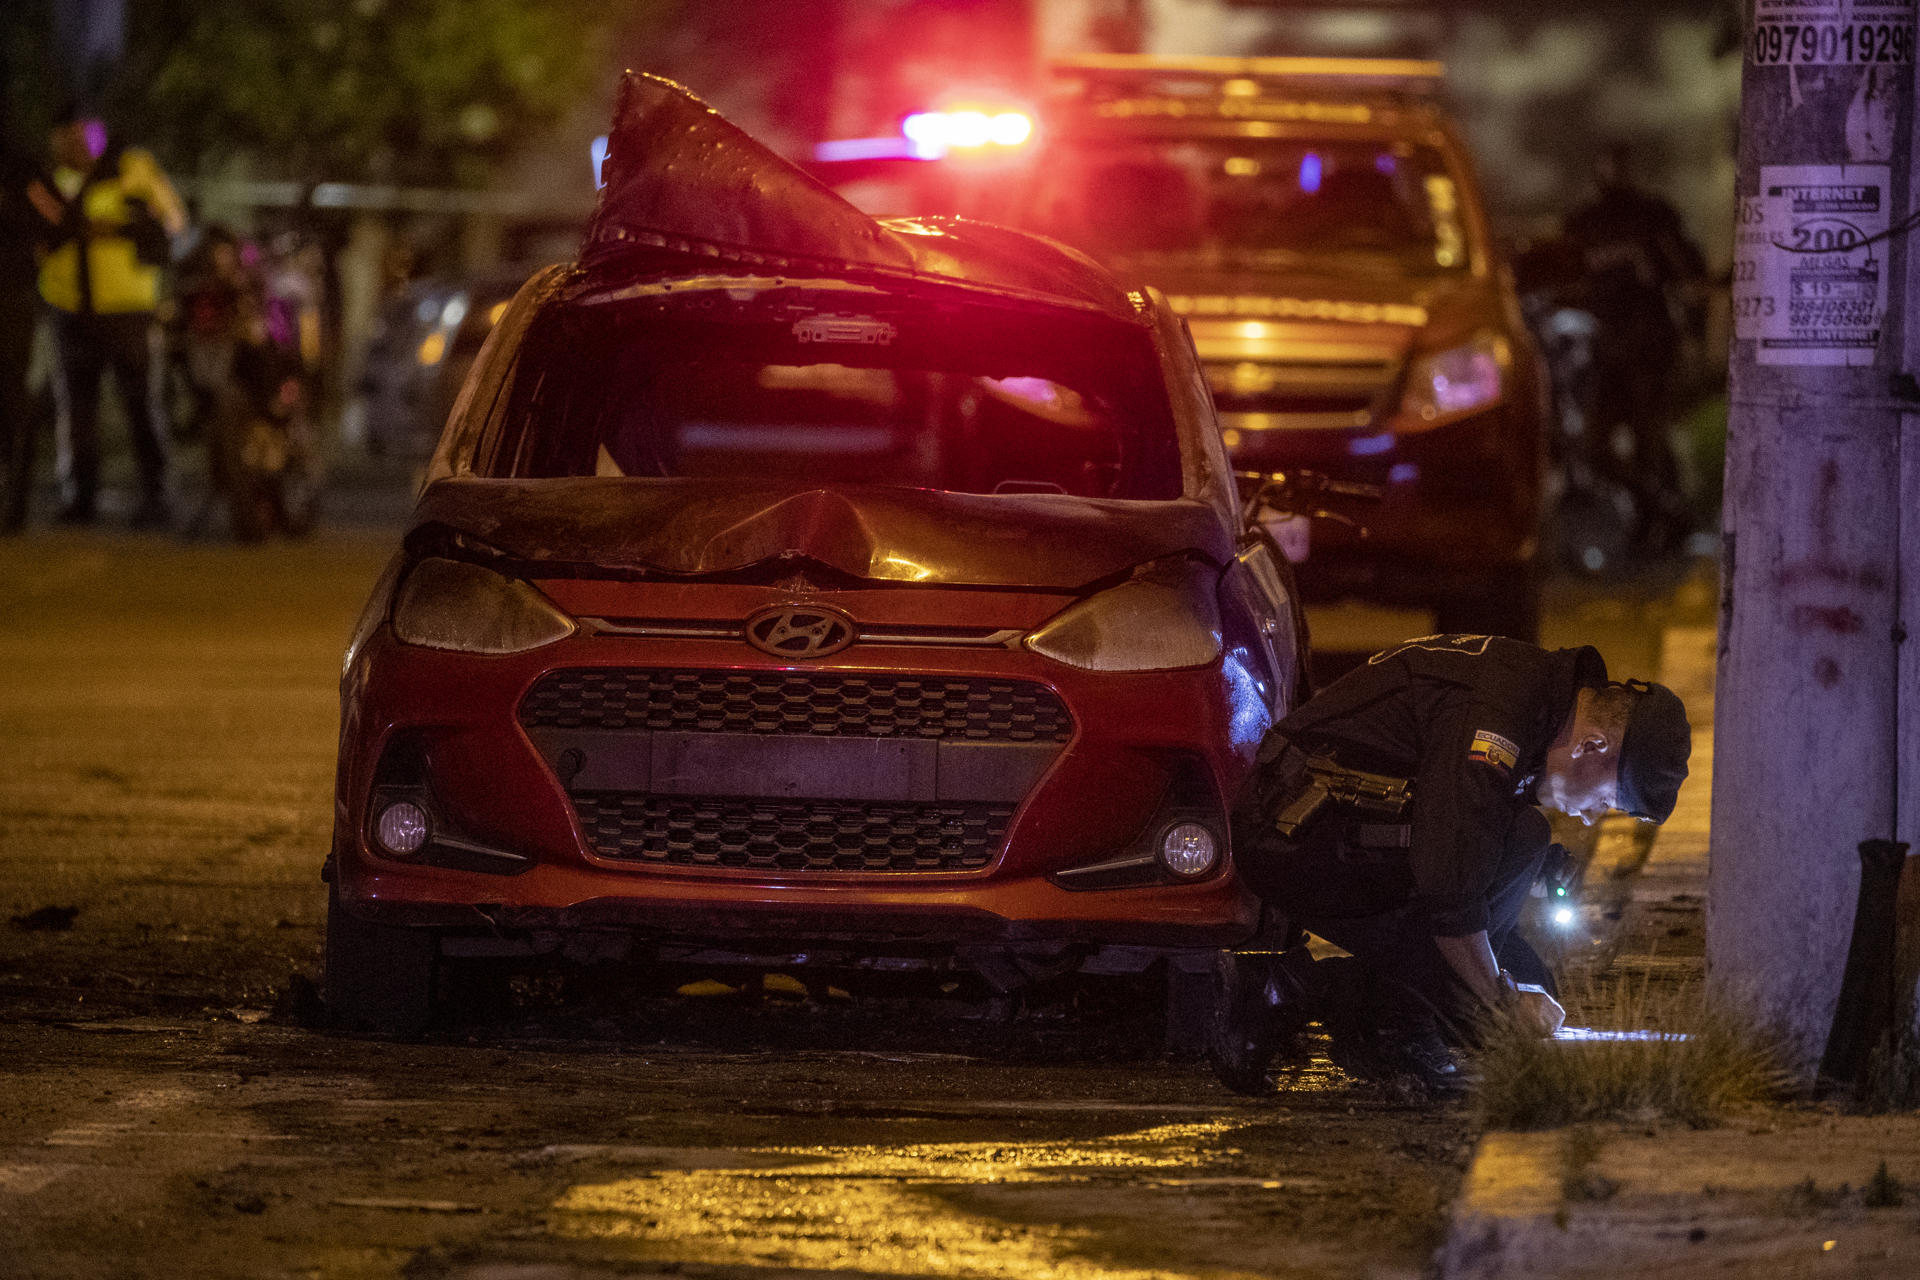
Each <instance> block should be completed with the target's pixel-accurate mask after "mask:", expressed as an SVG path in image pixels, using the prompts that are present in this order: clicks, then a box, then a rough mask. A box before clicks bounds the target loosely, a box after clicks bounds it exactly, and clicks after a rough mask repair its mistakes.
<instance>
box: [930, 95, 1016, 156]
mask: <svg viewBox="0 0 1920 1280" xmlns="http://www.w3.org/2000/svg"><path fill="white" fill-rule="evenodd" d="M900 135H901V136H902V137H903V138H905V139H906V140H907V142H908V144H909V145H910V146H911V147H912V148H913V151H914V154H915V155H918V156H921V157H923V158H925V159H929V160H937V159H939V158H940V157H941V156H944V155H946V154H947V153H948V152H950V151H967V152H980V151H984V150H986V149H987V148H990V147H998V148H1011V147H1018V146H1021V145H1023V144H1025V143H1026V141H1027V140H1028V139H1029V138H1031V137H1033V117H1032V116H1030V115H1028V114H1027V113H1026V112H1024V111H1015V110H1010V109H998V110H996V109H994V108H990V107H972V106H965V107H954V108H949V109H947V110H944V111H916V112H914V113H912V114H911V115H909V116H907V117H906V118H905V119H904V120H902V121H901V122H900Z"/></svg>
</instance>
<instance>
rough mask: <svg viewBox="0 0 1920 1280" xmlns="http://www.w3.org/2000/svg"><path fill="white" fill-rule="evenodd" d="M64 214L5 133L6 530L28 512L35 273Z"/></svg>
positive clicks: (1, 469)
mask: <svg viewBox="0 0 1920 1280" xmlns="http://www.w3.org/2000/svg"><path fill="white" fill-rule="evenodd" d="M36 196H37V197H38V204H37V205H36V200H35V197H36ZM57 213H58V209H57V208H56V207H55V206H54V205H53V202H52V197H51V194H50V189H49V188H48V187H47V185H46V183H45V180H44V178H43V176H42V175H41V174H40V173H39V171H38V170H37V168H36V166H35V165H34V164H33V162H32V161H31V160H29V159H28V158H27V156H26V155H25V154H24V153H23V152H21V151H20V150H18V149H17V148H15V147H14V146H12V140H11V139H10V138H7V137H5V136H3V135H0V533H15V532H18V531H19V529H20V528H21V526H22V525H24V524H25V523H26V519H27V493H28V490H29V489H30V488H31V487H32V484H33V454H34V443H35V435H36V432H35V430H34V425H35V422H34V406H33V401H32V398H31V397H30V396H29V395H28V394H27V363H28V360H29V358H30V357H31V355H32V353H33V331H34V325H35V323H36V322H37V320H38V318H39V313H40V305H39V298H38V292H37V290H36V289H35V287H34V275H35V272H36V271H37V269H38V261H37V260H38V257H39V252H40V247H41V245H42V243H43V242H44V241H45V240H46V238H47V236H48V234H49V233H50V232H51V231H52V229H53V223H52V221H51V220H50V218H49V216H48V215H49V214H57Z"/></svg>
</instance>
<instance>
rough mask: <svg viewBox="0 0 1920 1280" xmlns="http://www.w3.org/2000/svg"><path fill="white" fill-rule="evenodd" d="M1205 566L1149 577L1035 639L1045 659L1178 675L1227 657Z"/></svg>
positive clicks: (1080, 607)
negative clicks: (1184, 669) (1177, 670)
mask: <svg viewBox="0 0 1920 1280" xmlns="http://www.w3.org/2000/svg"><path fill="white" fill-rule="evenodd" d="M1213 593H1214V584H1213V579H1212V576H1211V575H1210V574H1208V573H1207V572H1205V570H1204V569H1203V568H1202V567H1200V566H1197V565H1190V564H1185V563H1181V564H1175V565H1171V566H1166V565H1163V566H1156V567H1151V568H1148V569H1143V570H1141V571H1140V572H1139V573H1137V574H1135V575H1134V577H1133V578H1131V579H1130V580H1128V581H1126V582H1123V583H1121V584H1120V585H1119V586H1117V587H1113V588H1111V589H1109V590H1106V591H1102V592H1101V593H1100V594H1099V595H1096V596H1092V597H1089V598H1088V599H1085V600H1082V601H1080V602H1079V603H1078V604H1076V605H1073V606H1071V607H1070V608H1068V609H1066V610H1064V611H1062V612H1061V613H1059V614H1058V615H1056V616H1055V617H1054V618H1053V620H1052V621H1050V622H1048V623H1047V624H1046V625H1045V626H1043V627H1041V628H1040V629H1039V630H1038V631H1035V632H1034V633H1033V634H1032V635H1030V636H1028V637H1027V648H1029V649H1031V650H1033V651H1034V652H1035V653H1037V654H1040V655H1041V656H1042V657H1047V658H1052V659H1053V660H1054V661H1055V662H1063V663H1065V664H1066V665H1068V666H1070V667H1079V668H1081V669H1082V670H1086V671H1171V670H1173V669H1175V668H1177V667H1198V666H1203V665H1205V664H1206V663H1209V662H1212V661H1213V660H1214V659H1215V658H1217V657H1219V656H1220V606H1219V605H1218V604H1217V603H1216V602H1215V600H1214V594H1213Z"/></svg>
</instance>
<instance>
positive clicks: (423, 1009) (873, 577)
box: [325, 76, 1304, 1030]
mask: <svg viewBox="0 0 1920 1280" xmlns="http://www.w3.org/2000/svg"><path fill="white" fill-rule="evenodd" d="M607 174H608V185H607V187H606V189H605V191H604V192H603V194H602V198H601V203H600V206H599V208H598V211H597V213H596V216H595V218H594V221H593V223H592V226H591V229H590V231H589V234H588V238H587V241H586V244H585V246H584V248H583V250H582V254H581V257H580V260H579V261H578V262H577V263H575V264H571V265H568V266H565V267H556V268H553V269H550V270H548V271H546V272H544V273H542V274H540V275H538V276H536V277H535V278H534V279H533V280H531V281H530V282H529V283H528V284H527V285H526V286H525V288H523V289H522V290H521V291H520V293H519V294H518V296H517V297H516V298H515V299H514V301H513V302H512V304H511V305H510V306H509V308H508V309H507V311H506V313H505V315H504V316H503V317H502V318H501V321H500V323H499V324H498V325H497V326H496V328H495V330H494V333H493V335H492V337H491V338H490V339H489V340H488V343H487V345H486V347H485V349H484V350H483V352H482V353H481V355H480V357H479V359H478V361H477V362H476V365H475V367H474V369H473V372H472V373H471V375H470V376H469V379H468V381H467V383H466V386H465V388H464V390H463V391H462V393H461V396H460V399H459V401H458V403H457V404H456V406H455V407H454V410H453V412H452V414H451V416H450V418H449V420H448V423H447V426H446V429H445V433H444V435H443V437H442V439H441V442H440V445H439V448H438V451H437V453H436V456H435V458H434V461H433V464H432V467H431V470H430V472H429V475H428V477H427V482H426V485H425V487H424V489H423V491H422V494H421V497H420V499H419V502H418V506H417V509H416V511H415V513H414V516H413V520H412V525H411V528H410V530H409V532H408V533H407V535H406V537H405V540H404V543H403V545H402V547H401V549H400V550H399V552H398V553H397V554H396V555H395V557H394V558H393V561H392V563H391V565H390V567H389V568H388V570H387V572H386V573H385V575H384V576H383V577H382V579H381V581H380V583H379V584H378V585H377V586H376V588H375V590H374V592H373V595H372V598H371V600H370V601H369V602H368V605H367V607H366V611H365V614H364V616H363V618H362V620H361V622H360V624H359V626H358V627H357V629H356V632H355V634H354V636H353V638H352V640H351V643H350V646H349V648H348V650H347V654H346V659H345V668H344V676H343V681H342V717H341V745H340V760H339V772H338V781H337V794H336V802H335V831H334V840H333V848H332V853H331V856H330V857H329V858H328V860H327V865H326V879H327V881H328V883H329V885H330V897H329V912H328V930H327V950H326V974H325V993H326V998H327V1000H328V1003H329V1005H330V1006H331V1008H332V1010H333V1012H334V1014H335V1016H336V1017H338V1018H339V1019H341V1020H342V1021H343V1022H345V1023H347V1024H350V1025H359V1026H364V1027H373V1028H385V1029H392V1030H408V1029H417V1028H418V1027H420V1026H422V1025H424V1023H425V1022H426V1021H427V1020H428V1019H429V1018H430V1016H431V1014H432V1012H433V1009H434V1006H435V1003H436V1002H437V1001H438V1000H440V999H442V998H444V997H445V996H446V995H447V994H449V992H450V991H451V990H453V989H455V988H457V986H458V984H459V983H460V982H461V981H462V974H463V966H465V965H466V963H467V962H468V961H490V960H492V959H494V958H498V957H501V956H508V957H512V956H523V957H537V956H543V955H549V954H560V955H566V956H573V957H575V958H580V957H598V958H604V957H626V958H628V959H630V960H635V961H640V962H645V961H647V960H649V959H657V960H660V961H672V960H674V959H675V958H685V957H688V956H692V955H696V954H697V955H703V956H714V955H722V956H727V955H731V956H737V957H742V958H749V957H750V958H753V959H755V960H756V961H757V962H765V961H766V960H767V958H769V957H771V958H773V959H774V960H775V961H777V962H780V963H794V964H800V963H806V962H809V961H823V960H827V961H833V962H838V963H851V964H861V963H887V964H919V965H926V966H932V967H940V966H952V967H959V968H971V969H973V970H975V971H977V972H979V973H981V974H982V975H984V976H986V977H987V978H988V979H989V980H990V981H992V982H994V983H995V984H996V985H998V986H1000V987H1002V988H1003V989H1004V988H1005V987H1007V986H1009V985H1017V983H1018V982H1019V980H1020V977H1021V975H1022V974H1025V973H1030V972H1037V971H1040V970H1042V969H1044V970H1045V971H1047V972H1049V973H1058V972H1062V971H1064V970H1071V969H1075V968H1078V969H1083V970H1091V971H1104V972H1143V971H1145V970H1147V969H1148V968H1149V967H1150V966H1153V965H1154V964H1156V963H1164V962H1166V961H1167V960H1169V959H1171V960H1173V961H1174V962H1176V963H1182V962H1188V963H1193V962H1196V958H1204V957H1207V956H1210V955H1211V954H1212V953H1213V949H1217V948H1219V947H1222V946H1225V945H1229V944H1233V943H1235V942H1238V941H1240V940H1242V939H1244V938H1246V937H1247V936H1248V935H1249V934H1250V933H1251V932H1252V931H1253V930H1254V929H1255V926H1256V923H1257V921H1256V915H1257V908H1256V903H1255V902H1254V900H1253V899H1252V897H1251V895H1250V894H1249V893H1247V892H1246V891H1245V890H1244V889H1243V888H1242V887H1241V886H1240V884H1239V883H1238V882H1237V881H1236V879H1235V877H1234V875H1233V872H1232V868H1231V864H1230V859H1229V856H1228V849H1227V830H1226V824H1225V813H1226V806H1227V803H1228V800H1229V798H1230V796H1231V795H1232V793H1233V792H1234V790H1235V789H1236V787H1237V786H1238V784H1239V783H1240V781H1241V779H1242V778H1243V777H1244V775H1245V773H1246V771H1247V770H1248V768H1249V767H1250V765H1251V761H1252V754H1253V750H1254V747H1255V744H1256V743H1257V742H1258V741H1259V739H1260V737H1261V735H1262V734H1263V733H1264V732H1265V730H1266V729H1267V727H1268V726H1269V724H1271V723H1272V721H1273V719H1274V718H1275V717H1276V716H1277V715H1280V714H1283V713H1284V712H1285V710H1286V709H1287V708H1288V707H1289V706H1290V705H1291V703H1292V700H1293V699H1294V698H1295V697H1296V696H1297V692H1298V690H1299V687H1300V682H1301V679H1302V676H1301V666H1302V661H1303V657H1304V654H1303V652H1302V645H1303V633H1302V629H1301V623H1300V615H1299V610H1298V607H1297V605H1296V603H1295V600H1294V596H1293V592H1292V589H1291V579H1290V578H1289V577H1288V571H1287V568H1286V565H1285V562H1284V560H1283V559H1281V558H1280V557H1279V556H1277V555H1276V553H1275V550H1274V548H1273V547H1272V545H1271V543H1270V542H1269V541H1268V540H1266V539H1265V537H1264V535H1263V534H1262V533H1261V532H1260V531H1259V530H1258V528H1257V527H1256V526H1253V525H1252V524H1250V522H1249V521H1248V520H1247V518H1246V515H1245V511H1246V507H1247V505H1248V503H1247V502H1245V501H1243V497H1242V495H1241V494H1240V493H1239V492H1237V490H1236V484H1235V480H1234V477H1233V474H1232V472H1231V471H1230V470H1229V464H1228V461H1227V458H1226V455H1225V452H1224V450H1223V448H1222V446H1221V443H1220V436H1219V429H1218V425H1217V422H1216V420H1215V417H1214V412H1213V407H1212V403H1211V401H1210V399H1209V396H1208V391H1207V386H1206V382H1205V380H1204V378H1203V377H1202V374H1201V370H1200V367H1199V365H1198V363H1197V362H1196V359H1195V356H1194V352H1193V348H1192V345H1191V343H1190V341H1189V339H1188V337H1187V335H1186V332H1185V329H1184V327H1183V325H1182V324H1181V322H1180V320H1179V319H1178V318H1177V317H1176V316H1175V315H1174V314H1173V313H1172V311H1171V310H1170V309H1169V308H1168V306H1167V304H1166V301H1165V299H1164V298H1162V297H1160V296H1159V295H1158V294H1157V293H1154V292H1152V291H1150V290H1133V291H1129V290H1127V289H1125V288H1123V287H1121V286H1120V285H1118V284H1116V283H1115V282H1114V280H1113V279H1112V277H1110V276H1109V275H1108V274H1107V273H1106V272H1105V271H1104V270H1103V269H1101V268H1100V267H1098V266H1096V265H1095V264H1094V263H1093V262H1092V261H1091V260H1089V259H1087V258H1084V257H1082V256H1081V255H1079V254H1077V253H1075V252H1073V251H1071V250H1067V249H1064V248H1062V247H1061V246H1058V245H1056V244H1053V243H1051V242H1048V241H1045V240H1042V239H1039V238H1037V237H1033V236H1029V235H1025V234H1022V233H1018V232H1013V231H1007V230H1003V229H1000V228H996V227H991V226H987V225H983V224H977V223H965V222H959V221H953V220H927V221H915V220H885V221H875V220H872V219H869V218H868V217H867V216H866V215H864V214H861V213H859V212H858V211H856V210H855V209H853V208H852V207H851V206H849V205H847V204H845V203H843V202H842V201H841V200H839V198H838V197H836V196H834V195H832V194H831V193H830V192H828V191H827V190H826V189H824V188H823V187H820V186H819V185H817V184H816V183H815V182H813V181H812V180H811V179H810V178H807V177H806V176H804V175H803V174H801V173H800V172H799V171H797V170H795V169H793V168H792V167H790V166H788V165H787V164H786V163H785V162H783V161H781V160H780V159H778V158H777V157H775V156H773V155H772V154H771V153H769V152H767V151H765V150H763V149H762V148H761V147H759V146H758V145H757V144H755V143H754V142H753V141H751V140H750V139H748V138H747V137H746V136H745V135H743V134H741V133H740V132H739V131H737V130H735V129H733V128H732V127H731V126H730V125H728V124H726V122H724V121H723V120H721V119H720V118H719V117H718V116H716V115H714V114H713V113H712V112H710V111H708V110H707V109H706V108H705V107H703V106H702V105H701V104H700V103H699V102H698V101H697V100H695V99H693V98H691V97H689V96H688V95H686V94H685V93H684V92H683V91H680V90H678V89H677V88H675V87H674V86H672V85H670V84H668V83H666V82H664V81H659V80H655V79H652V78H650V77H645V76H630V77H629V78H628V80H627V82H626V84H625V86H624V88H623V91H622V99H621V105H620V108H619V113H618V116H617V118H616V125H615V129H614V131H613V134H612V145H611V155H610V158H609V161H608V169H607ZM1250 496H1251V495H1250ZM1268 496H1269V498H1271V496H1272V495H1271V492H1269V494H1268ZM1203 962H1204V961H1203V960H1201V961H1199V963H1203Z"/></svg>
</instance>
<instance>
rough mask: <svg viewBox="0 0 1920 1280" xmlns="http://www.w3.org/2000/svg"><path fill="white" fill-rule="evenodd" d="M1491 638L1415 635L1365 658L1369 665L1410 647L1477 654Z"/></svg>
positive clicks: (1481, 651)
mask: <svg viewBox="0 0 1920 1280" xmlns="http://www.w3.org/2000/svg"><path fill="white" fill-rule="evenodd" d="M1492 639H1493V637H1492V636H1460V635H1452V636H1415V637H1414V638H1413V639H1411V640H1405V641H1402V642H1401V643H1399V644H1397V645H1395V646H1393V648H1391V649H1382V650H1381V651H1380V652H1378V653H1376V654H1374V655H1373V656H1372V657H1371V658H1368V659H1367V665H1368V666H1370V667H1371V666H1374V665H1376V664H1378V663H1382V662H1385V661H1386V660H1387V659H1389V658H1397V657H1399V656H1400V655H1401V654H1403V653H1406V652H1407V651H1408V650H1410V649H1425V650H1427V651H1428V652H1429V653H1464V654H1468V655H1479V654H1482V653H1485V652H1486V651H1487V642H1488V641H1489V640H1492Z"/></svg>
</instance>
